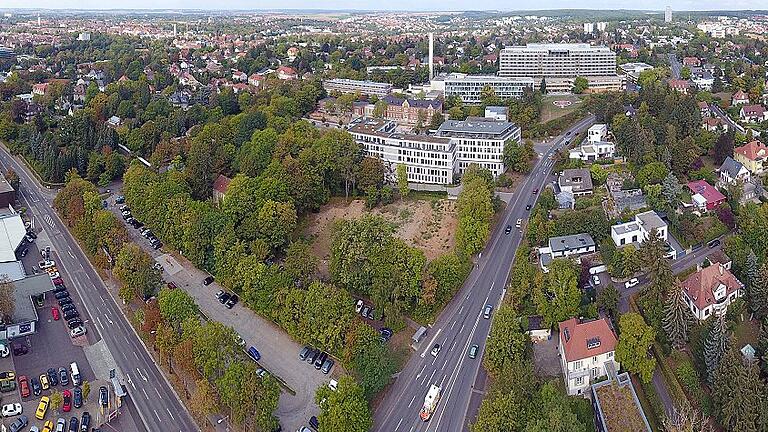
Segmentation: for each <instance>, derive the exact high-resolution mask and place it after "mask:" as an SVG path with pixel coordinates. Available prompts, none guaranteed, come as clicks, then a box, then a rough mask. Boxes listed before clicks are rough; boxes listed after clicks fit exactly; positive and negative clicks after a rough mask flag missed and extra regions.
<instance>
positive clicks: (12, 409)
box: [3, 403, 21, 417]
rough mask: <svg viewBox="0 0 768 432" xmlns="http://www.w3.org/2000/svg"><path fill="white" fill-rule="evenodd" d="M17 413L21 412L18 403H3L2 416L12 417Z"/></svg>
mask: <svg viewBox="0 0 768 432" xmlns="http://www.w3.org/2000/svg"><path fill="white" fill-rule="evenodd" d="M19 414H21V404H20V403H9V404H8V405H3V417H13V416H17V415H19Z"/></svg>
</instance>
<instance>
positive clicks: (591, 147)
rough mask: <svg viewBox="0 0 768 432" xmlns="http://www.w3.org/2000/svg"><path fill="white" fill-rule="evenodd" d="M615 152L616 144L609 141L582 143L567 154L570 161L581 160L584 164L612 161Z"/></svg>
mask: <svg viewBox="0 0 768 432" xmlns="http://www.w3.org/2000/svg"><path fill="white" fill-rule="evenodd" d="M615 152H616V144H614V143H612V142H610V141H595V142H592V141H590V142H583V143H581V145H580V146H579V147H577V148H575V149H572V150H571V151H570V152H569V153H568V157H569V158H571V159H581V160H583V161H585V162H589V161H594V160H598V159H613V155H614V153H615Z"/></svg>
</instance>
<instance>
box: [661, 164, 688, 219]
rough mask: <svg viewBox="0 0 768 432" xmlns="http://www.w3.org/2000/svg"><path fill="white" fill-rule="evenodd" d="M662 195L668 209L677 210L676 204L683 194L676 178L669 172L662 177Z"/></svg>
mask: <svg viewBox="0 0 768 432" xmlns="http://www.w3.org/2000/svg"><path fill="white" fill-rule="evenodd" d="M662 186H663V189H662V194H663V195H664V200H665V201H666V203H667V205H669V208H670V209H672V210H674V209H676V208H677V203H678V202H679V201H680V198H679V197H680V194H681V193H682V192H683V186H682V185H681V184H680V182H679V181H678V180H677V177H675V175H674V174H673V173H672V172H670V173H668V174H667V176H666V177H664V181H663V182H662Z"/></svg>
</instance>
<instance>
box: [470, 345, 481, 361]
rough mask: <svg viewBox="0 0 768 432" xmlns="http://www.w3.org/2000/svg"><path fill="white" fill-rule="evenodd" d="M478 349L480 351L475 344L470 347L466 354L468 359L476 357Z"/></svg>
mask: <svg viewBox="0 0 768 432" xmlns="http://www.w3.org/2000/svg"><path fill="white" fill-rule="evenodd" d="M479 349H480V347H478V346H477V344H475V345H472V346H471V347H469V353H468V355H469V358H471V359H473V358H475V357H477V351H478V350H479Z"/></svg>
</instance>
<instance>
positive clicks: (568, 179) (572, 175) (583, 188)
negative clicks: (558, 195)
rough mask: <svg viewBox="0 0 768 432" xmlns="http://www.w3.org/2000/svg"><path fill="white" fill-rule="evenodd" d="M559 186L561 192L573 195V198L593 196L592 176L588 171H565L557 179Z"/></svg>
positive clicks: (581, 169)
mask: <svg viewBox="0 0 768 432" xmlns="http://www.w3.org/2000/svg"><path fill="white" fill-rule="evenodd" d="M557 185H558V186H559V187H560V190H561V191H564V192H569V193H572V194H573V196H582V195H592V176H591V175H590V173H589V170H588V169H584V168H569V169H565V170H563V172H562V173H561V174H560V176H559V177H558V178H557Z"/></svg>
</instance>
